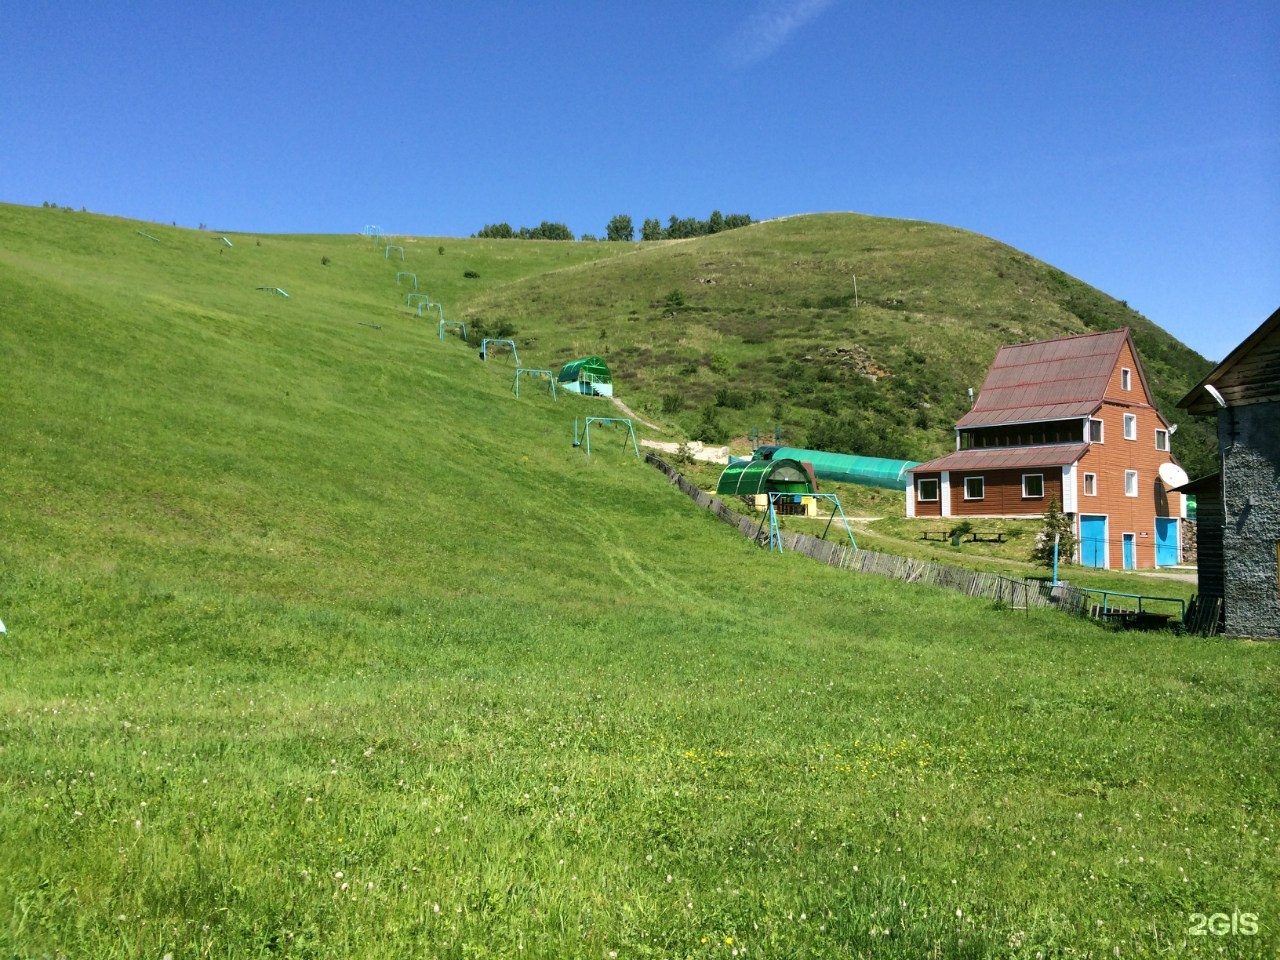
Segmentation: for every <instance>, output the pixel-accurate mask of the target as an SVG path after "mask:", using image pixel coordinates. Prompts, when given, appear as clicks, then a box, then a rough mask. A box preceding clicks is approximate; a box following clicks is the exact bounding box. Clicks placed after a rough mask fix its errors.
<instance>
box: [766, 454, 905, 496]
mask: <svg viewBox="0 0 1280 960" xmlns="http://www.w3.org/2000/svg"><path fill="white" fill-rule="evenodd" d="M756 457H757V458H759V459H760V460H766V461H770V462H772V461H775V460H779V459H782V460H790V461H799V462H801V463H808V464H811V465H812V466H813V473H814V476H816V477H817V478H818V479H819V480H834V481H836V482H838V483H856V484H860V485H862V486H864V487H882V488H884V489H885V490H906V489H907V487H908V486H910V485H911V477H910V476H909V475H908V474H907V471H908V470H910V469H911V468H912V467H918V466H919V465H920V464H919V463H918V462H917V461H915V460H888V459H885V458H884V457H859V456H855V455H854V454H850V453H828V452H826V451H824V450H802V449H800V448H798V447H761V448H760V449H758V450H757V451H756ZM753 462H757V461H753Z"/></svg>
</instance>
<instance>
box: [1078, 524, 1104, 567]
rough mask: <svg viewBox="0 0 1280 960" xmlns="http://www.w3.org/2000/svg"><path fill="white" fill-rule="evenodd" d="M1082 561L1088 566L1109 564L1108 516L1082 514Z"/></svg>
mask: <svg viewBox="0 0 1280 960" xmlns="http://www.w3.org/2000/svg"><path fill="white" fill-rule="evenodd" d="M1080 563H1081V564H1082V565H1084V566H1086V567H1105V566H1106V565H1107V518H1106V517H1096V516H1089V515H1088V514H1081V515H1080Z"/></svg>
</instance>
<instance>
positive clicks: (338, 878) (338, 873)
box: [333, 870, 343, 880]
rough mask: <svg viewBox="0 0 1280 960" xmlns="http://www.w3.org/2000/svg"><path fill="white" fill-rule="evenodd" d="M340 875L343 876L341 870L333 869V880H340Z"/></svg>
mask: <svg viewBox="0 0 1280 960" xmlns="http://www.w3.org/2000/svg"><path fill="white" fill-rule="evenodd" d="M342 876H343V874H342V871H341V870H335V871H333V879H335V880H341V879H342Z"/></svg>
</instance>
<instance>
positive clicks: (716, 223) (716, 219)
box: [707, 210, 724, 233]
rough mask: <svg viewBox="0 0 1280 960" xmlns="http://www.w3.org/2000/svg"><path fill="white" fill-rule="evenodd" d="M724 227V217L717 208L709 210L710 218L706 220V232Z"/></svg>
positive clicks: (714, 231)
mask: <svg viewBox="0 0 1280 960" xmlns="http://www.w3.org/2000/svg"><path fill="white" fill-rule="evenodd" d="M723 229H724V217H723V216H721V215H720V211H719V210H712V211H711V219H710V220H708V221H707V233H719V232H720V231H721V230H723Z"/></svg>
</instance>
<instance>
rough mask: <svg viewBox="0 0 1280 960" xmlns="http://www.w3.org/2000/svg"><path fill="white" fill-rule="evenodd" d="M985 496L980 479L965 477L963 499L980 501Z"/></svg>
mask: <svg viewBox="0 0 1280 960" xmlns="http://www.w3.org/2000/svg"><path fill="white" fill-rule="evenodd" d="M984 495H985V489H984V484H983V482H982V477H965V478H964V498H965V499H966V500H981V499H982V498H983V496H984Z"/></svg>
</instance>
